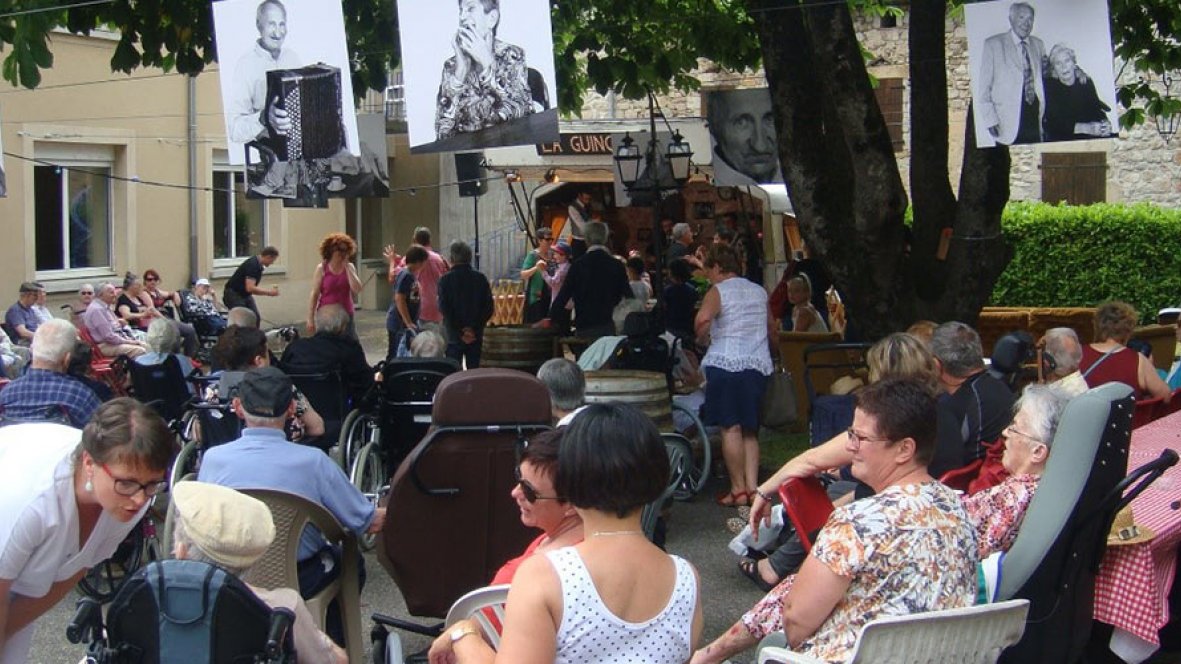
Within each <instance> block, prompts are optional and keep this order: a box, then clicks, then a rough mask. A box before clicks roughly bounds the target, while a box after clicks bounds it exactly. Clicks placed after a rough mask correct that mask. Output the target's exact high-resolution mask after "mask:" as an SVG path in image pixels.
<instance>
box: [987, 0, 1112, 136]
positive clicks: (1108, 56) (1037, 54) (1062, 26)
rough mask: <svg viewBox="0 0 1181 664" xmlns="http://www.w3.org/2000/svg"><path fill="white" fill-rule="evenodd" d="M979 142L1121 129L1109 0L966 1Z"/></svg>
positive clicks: (1109, 133) (1106, 133)
mask: <svg viewBox="0 0 1181 664" xmlns="http://www.w3.org/2000/svg"><path fill="white" fill-rule="evenodd" d="M964 13H965V20H966V23H967V32H968V61H969V67H970V69H971V79H972V110H973V120H974V123H975V128H976V145H977V147H982V148H984V147H994V146H996V145H1022V144H1030V143H1042V142H1052V141H1076V140H1088V139H1094V138H1106V137H1111V136H1117V135H1118V129H1119V113H1118V111H1117V110H1116V101H1115V74H1114V69H1113V58H1112V49H1111V27H1110V26H1111V24H1110V19H1109V16H1108V8H1107V2H1106V0H1038V1H1037V2H1021V1H1019V2H1011V1H1009V0H997V1H995V2H976V3H971V4H966V5H964Z"/></svg>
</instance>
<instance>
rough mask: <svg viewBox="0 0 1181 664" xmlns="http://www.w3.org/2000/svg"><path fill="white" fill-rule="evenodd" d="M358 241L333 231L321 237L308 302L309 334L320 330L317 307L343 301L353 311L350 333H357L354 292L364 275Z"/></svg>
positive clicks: (341, 303)
mask: <svg viewBox="0 0 1181 664" xmlns="http://www.w3.org/2000/svg"><path fill="white" fill-rule="evenodd" d="M356 255H357V243H356V242H354V241H353V238H351V237H349V236H348V235H346V234H344V233H329V234H328V235H325V236H324V239H323V240H320V258H322V259H323V261H322V262H321V263H320V264H319V265H317V266H316V272H315V274H313V275H312V296H311V301H310V302H309V303H308V320H307V324H308V334H309V335H311V334H315V333H316V310H317V309H319V308H320V307H322V306H324V305H326V304H339V305H340V306H342V307H344V310H345V311H347V312H348V313H349V328H348V329H349V334H350V335H351V336H353V337H356V336H357V328H356V326H355V325H354V324H353V296H354V295H357V294H358V293H360V292H361V287H362V285H363V284H362V283H361V277H359V276H357V267H356V266H355V265H353V263H352V260H353V257H354V256H356Z"/></svg>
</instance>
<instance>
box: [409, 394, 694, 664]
mask: <svg viewBox="0 0 1181 664" xmlns="http://www.w3.org/2000/svg"><path fill="white" fill-rule="evenodd" d="M669 472H670V471H669V461H668V454H667V452H666V451H665V449H664V445H663V443H662V442H661V438H660V433H659V432H658V431H657V430H656V426H655V425H654V424H653V423H652V421H651V420H650V419H649V418H648V417H647V416H645V415H644V414H643V413H641V412H640V411H639V410H637V409H635V408H634V407H632V406H629V405H625V404H593V405H591V406H588V407H587V408H586V409H585V410H583V411H582V412H581V413H580V414H579V415H578V417H576V418H574V420H573V422H571V424H570V425H569V426H568V427H567V428H566V430H565V433H564V437H563V441H562V444H561V451H560V452H559V465H558V474H557V482H556V483H555V495H560V496H563V497H565V498H566V499H567V500H569V501H570V503H571V504H572V505H574V508H575V510H576V511H577V513H578V514H579V515H580V516H581V517H582V522H583V528H584V530H585V533H586V539H585V540H584V541H583V542H582V543H581V544H578V545H576V546H569V547H566V548H562V549H557V550H554V551H549V552H547V553H546V554H545V555H544V556H532V557H530V558H529V559H528V560H526V561H525V562H524V563H522V564H521V567H520V569H519V570H518V571H517V573H516V576H515V577H514V579H513V584H512V587H511V589H510V590H509V593H508V600H507V604H506V607H507V614H506V616H505V619H504V621H503V625H504V630H503V635H502V637H501V640H500V647H499V650H498V651H493V650H492V648H491V647H490V646H489V645H488V644H487V643H485V641H484V639H483V638H481V637H480V634H481V632H480V629H479V627H478V626H477V623H475V622H473V621H472V620H461V621H459V622H458V623H455V624H453V625H452V626H451V627H450V628H449V629H448V630H447V631H446V632H445V633H444V634H443V635H442V636H440V637H439V638H438V639H436V640H435V642H434V644H433V645H432V646H431V651H430V661H431V664H450V663H452V662H457V663H467V662H492V661H497V662H513V663H514V664H516V663H520V662H543V661H544V662H554V661H558V662H573V661H577V662H616V661H644V662H650V663H653V664H661V663H663V662H669V663H672V662H676V663H677V664H680V663H682V662H684V661H686V660H687V659H688V658H689V655H690V654H691V653H692V647H693V644H694V643H695V642H696V640H697V639H698V638H699V636H700V634H701V626H702V616H701V601H700V596H699V595H698V592H697V586H698V583H697V573H696V571H695V570H694V569H693V567H692V566H691V565H690V564H689V563H687V562H686V561H684V560H681V559H679V558H677V557H676V556H669V555H668V554H666V553H664V552H663V551H661V550H660V549H658V548H657V547H656V546H655V545H653V544H652V543H651V542H649V541H648V539H647V538H646V537H645V536H644V532H643V530H642V529H641V528H640V514H641V511H642V508H643V507H644V505H645V504H647V503H649V502H651V501H653V500H654V499H656V498H657V497H658V496H660V495H661V494H662V492H663V491H664V490H665V485H666V484H667V479H666V478H667V477H668V476H669Z"/></svg>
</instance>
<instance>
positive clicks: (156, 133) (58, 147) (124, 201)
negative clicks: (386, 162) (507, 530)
mask: <svg viewBox="0 0 1181 664" xmlns="http://www.w3.org/2000/svg"><path fill="white" fill-rule="evenodd" d="M116 43H117V42H116V41H115V40H114V39H113V38H112V37H111V36H109V35H107V36H104V35H101V34H100V35H96V36H92V37H80V36H75V35H70V34H65V33H57V34H54V35H53V42H52V45H51V48H52V50H53V53H54V67H53V68H52V69H48V70H45V71H44V72H43V76H44V78H43V81H42V83H41V85H40V86H39V87H38V88H37V89H36V90H25V89H23V88H10V87H4V88H0V121H2V124H0V130H2V131H3V145H4V149H5V150H6V151H7V152H10V153H16V154H18V155H21V156H24V157H28V158H30V159H39V160H44V161H45V163H50V164H59V163H60V164H67V165H68V164H75V165H76V167H78V168H82V167H84V165H85V164H91V165H93V164H100V165H101V164H106V165H109V167H110V168H111V172H112V175H113V176H115V178H116V179H113V180H112V182H111V212H112V217H111V220H112V223H111V232H112V242H111V245H112V254H111V261H110V265H109V266H104V267H102V268H90V269H86V270H66V271H54V272H41V273H38V272H37V270H36V258H35V248H36V237H35V228H36V204H35V198H34V172H35V171H34V168H35V165H36V164H35V162H33V161H31V160H24V159H19V158H14V157H7V158H6V159H5V169H6V171H7V175H8V187H9V196H8V197H7V198H0V223H3V225H4V228H5V231H6V233H5V237H6V239H7V241H6V242H5V243H4V244H3V245H0V284H5V285H6V286H11V290H12V293H11V299H13V300H14V299H15V293H16V285H17V284H19V283H20V282H22V281H27V280H34V279H36V280H39V281H41V282H43V283H44V284H45V285H46V287H47V290H48V291H49V293H50V305H51V309H54V310H55V311H56V310H57V309H56V307H57V306H59V305H60V304H63V303H65V302H68V301H70V300H72V299H73V297H74V293H75V291H76V290H77V288H78V286H79V285H80V284H82V283H87V282H91V283H99V282H102V281H121V279H122V276H123V274H124V273H125V272H126V271H128V270H130V271H134V272H136V273H139V274H142V273H143V271H144V270H146V269H148V268H154V269H156V270H157V271H159V272H160V273H161V275H162V276H163V280H164V284H163V285H164V287H165V288H168V289H170V290H175V289H178V288H184V287H188V284H189V280H190V279H192V278H196V277H207V278H210V279H212V280H213V281H214V285H215V288H217V290H218V292H219V295H220V292H221V289H222V286H223V285H224V282H225V280H226V279H227V278H228V277H229V276H230V275H231V274H232V273H233V271H234V269H235V267H236V266H237V265H238V264H239V263H240V262H241V261H242V260H244V258H245V257H240V258H233V259H222V260H215V259H214V257H213V255H214V229H213V224H214V222H213V219H214V194H213V193H212V192H211V191H210V189H211V188H212V187H213V185H214V170H215V169H217V168H220V167H225V166H224V165H225V164H226V163H227V154H226V151H225V128H224V121H223V116H222V102H221V93H220V87H219V80H218V68H217V66H216V65H213V66H211V67H210V68H208V69H207V70H206V71H205V72H203V73H202V74H201V75H199V76H197V77H196V79H195V85H194V92H195V107H196V116H195V118H196V124H195V133H196V141H194V142H193V143H192V145H193V146H194V147H195V160H196V169H195V171H194V173H192V174H190V172H189V170H190V169H189V148H190V141H189V114H188V107H189V81H188V78H187V77H185V76H183V75H179V74H176V73H174V72H173V73H166V72H162V71H160V70H156V69H148V70H139V71H136V72H135V73H134V74H132V75H130V76H128V75H124V74H121V73H112V72H111V71H110V57H111V53H112V51H113V49H114V47H115V45H116ZM390 138H391V139H393V138H394V137H390ZM396 143H397V141H395V140H391V141H390V146H389V147H390V151H389V155H390V157H391V164H390V173H391V178H392V180H393V182H392V183H391V186H392V187H394V188H395V189H396V188H397V187H398V186H400V185H402V184H405V185H411V184H414V185H422V184H427V185H433V184H434V183H435V182H437V159H431V158H429V157H427V158H418V157H414V158H411V157H409V156H408V151H405V150H404V149H403V150H402V155H403V157H404V158H403V160H402V162H395V161H394V159H393V158H394V156H395V154H397V153H398V149H399V146H397V145H396ZM401 147H402V148H404V139H403V145H402V146H401ZM403 163H404V164H405V165H404V166H403ZM395 164H396V166H397V167H395ZM190 184H191V185H193V186H194V189H190V188H189V187H190ZM424 191H425V190H424ZM422 193H423V192H422V191H420V192H419V194H418V195H417V196H408V195H405V194H401V195H399V194H397V193H395V194H394V195H393V196H391V198H390V199H376V200H374V199H370V200H365V201H361V202H358V201H352V200H349V201H346V200H343V199H331V200H330V202H329V207H328V208H327V209H324V210H304V209H284V208H283V205H282V202H281V201H267V202H266V203H265V209H266V224H265V226H266V231H265V233H266V237H265V241H266V243H267V244H272V245H274V246H276V247H277V248H278V249H279V252H280V258H279V261H278V262H277V263H276V264H275V265H274V266H272V267H271V268H270V269H268V270H267V273H266V275H265V276H264V278H263V285H264V286H267V285H277V286H279V290H280V293H281V294H280V296H279V297H276V298H270V297H260V298H258V301H259V306H260V309H261V310H262V314H263V317H264V319H266V321H268V322H270V323H274V324H287V323H292V322H300V321H303V319H304V317H305V315H306V312H307V309H308V302H309V295H310V286H311V276H312V272H313V270H314V269H315V266H316V265H317V263H318V262H319V260H320V259H319V252H318V246H319V242H320V240H321V238H322V237H323V236H324V235H325V234H327V233H329V232H334V231H346V230H347V231H348V232H350V233H351V234H353V235H355V236H360V237H362V238H363V243H364V244H365V246H364V247H363V249H364V254H365V256H375V257H377V258H380V256H381V247H382V246H383V245H385V244H388V243H390V242H397V243H398V245H399V248H400V249H404V248H405V246H406V245H407V244H408V243H409V238H410V233H411V230H412V229H413V227H414V226H415V225H417V224H420V223H423V222H424V220H425V222H426V225H428V226H430V225H434V226H435V227H437V219H438V203H437V198H436V199H435V200H434V201H433V202H432V201H431V194H430V192H429V191H427V192H426V193H427V195H425V196H423V195H422ZM190 196H192V197H195V207H196V217H195V229H194V230H195V234H196V251H195V262H194V261H193V260H192V258H191V255H190V254H191V252H190V246H191V244H190V241H189V236H190V213H189V210H190ZM362 234H363V235H362ZM380 262H381V261H380V260H378V261H376V263H380ZM360 263H361V272H362V278H363V279H364V278H366V277H367V276H368V274H369V273H370V272H373V271H378V270H380V271H382V272H383V273H384V269H383V268H381V267H380V266H378V265H372V266H371V265H369V263H374V261H365V260H361V261H360ZM375 286H376V287H375ZM383 291H388V289H387V288H385V287H384V284H382V282H381V281H380V280H379V279H377V278H376V277H375V278H374V279H372V280H370V282H369V283H367V285H366V289H365V291H364V292H363V294H362V297H361V298H360V301H361V305H362V306H383V305H381V302H382V295H383ZM9 295H10V294H9V293H0V302H9V301H10V300H9V299H8V298H9ZM384 298H385V300H384V301H385V302H387V303H388V299H389V295H388V292H386V293H384ZM5 306H7V305H5Z"/></svg>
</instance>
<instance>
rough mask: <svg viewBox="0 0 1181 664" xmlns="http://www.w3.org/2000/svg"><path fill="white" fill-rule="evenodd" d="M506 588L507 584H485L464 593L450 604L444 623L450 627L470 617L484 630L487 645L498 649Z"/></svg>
mask: <svg viewBox="0 0 1181 664" xmlns="http://www.w3.org/2000/svg"><path fill="white" fill-rule="evenodd" d="M508 589H509V585H508V584H504V585H500V586H486V587H484V588H476V589H475V590H473V591H471V592H469V593H467V594H465V595H464V596H463V597H460V598H459V599H457V600H455V603H454V604H452V605H451V610H450V611H448V612H447V619H446V620H445V621H444V624H445V625H446V626H447V627H450V626H451V625H454V624H455V623H457V622H459V621H460V620H463V619H464V618H470V619H472V620H474V621H476V623H477V624H478V625H479V626H480V629H481V630H483V631H484V639H485V640H486V641H487V642H488V645H490V646H492V649H493V650H499V649H500V625H503V624H504V602H505V600H506V599H508ZM494 620H495V622H493V621H494Z"/></svg>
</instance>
